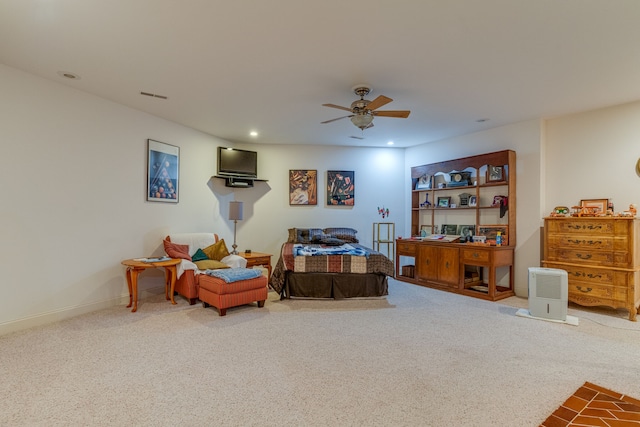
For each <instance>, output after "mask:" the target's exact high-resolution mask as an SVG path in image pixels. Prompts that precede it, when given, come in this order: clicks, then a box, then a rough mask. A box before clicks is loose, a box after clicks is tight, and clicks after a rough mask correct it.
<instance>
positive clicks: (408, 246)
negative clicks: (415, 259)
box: [396, 242, 417, 256]
mask: <svg viewBox="0 0 640 427" xmlns="http://www.w3.org/2000/svg"><path fill="white" fill-rule="evenodd" d="M416 248H417V243H408V242H398V245H397V248H396V253H397V254H398V255H406V256H415V255H416Z"/></svg>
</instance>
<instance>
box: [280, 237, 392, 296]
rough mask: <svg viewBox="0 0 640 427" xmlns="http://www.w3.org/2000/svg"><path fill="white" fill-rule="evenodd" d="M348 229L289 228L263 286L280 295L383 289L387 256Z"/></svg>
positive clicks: (371, 292)
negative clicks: (365, 243)
mask: <svg viewBox="0 0 640 427" xmlns="http://www.w3.org/2000/svg"><path fill="white" fill-rule="evenodd" d="M356 233H357V231H356V230H354V229H352V228H324V229H319V228H308V229H306V228H303V229H301V228H293V229H289V238H288V240H287V242H285V243H283V245H282V249H281V251H280V255H279V257H278V260H277V263H276V266H275V269H274V270H273V274H272V275H271V278H270V280H269V286H270V287H271V288H272V289H273V290H274V291H276V292H278V294H279V295H280V298H281V299H284V298H335V299H342V298H364V297H381V296H385V295H387V294H388V282H387V278H388V276H393V273H394V269H393V263H392V261H391V260H390V259H389V258H387V257H386V256H385V255H383V254H381V253H380V252H377V251H374V250H373V249H370V248H367V247H365V246H363V245H360V243H359V242H358V239H357V238H356Z"/></svg>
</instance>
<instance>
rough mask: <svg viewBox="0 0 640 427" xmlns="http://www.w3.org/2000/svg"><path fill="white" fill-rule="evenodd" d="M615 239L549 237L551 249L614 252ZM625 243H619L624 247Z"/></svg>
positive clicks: (599, 237)
mask: <svg viewBox="0 0 640 427" xmlns="http://www.w3.org/2000/svg"><path fill="white" fill-rule="evenodd" d="M614 240H615V239H614V238H613V237H610V236H579V235H568V234H550V235H548V237H547V243H548V245H549V247H552V248H561V249H577V250H581V251H613V250H614V246H616V245H614ZM624 243H625V242H619V244H622V245H624Z"/></svg>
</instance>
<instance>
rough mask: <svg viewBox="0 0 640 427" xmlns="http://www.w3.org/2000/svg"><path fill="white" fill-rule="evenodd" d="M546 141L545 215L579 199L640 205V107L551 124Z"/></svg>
mask: <svg viewBox="0 0 640 427" xmlns="http://www.w3.org/2000/svg"><path fill="white" fill-rule="evenodd" d="M546 140H547V144H546V156H545V160H546V186H545V192H546V195H547V197H546V201H545V209H544V211H545V213H549V212H551V210H552V209H553V208H554V207H555V206H569V207H571V206H574V205H579V204H580V200H581V199H611V200H612V201H613V203H614V209H615V211H616V212H618V211H623V210H626V209H628V208H629V204H631V203H635V204H640V192H639V191H638V184H639V183H640V181H639V178H638V176H637V175H636V172H635V166H636V162H637V160H638V158H640V102H633V103H629V104H623V105H618V106H614V107H610V108H603V109H599V110H594V111H588V112H584V113H580V114H574V115H570V116H565V117H560V118H557V119H552V120H548V121H547V124H546Z"/></svg>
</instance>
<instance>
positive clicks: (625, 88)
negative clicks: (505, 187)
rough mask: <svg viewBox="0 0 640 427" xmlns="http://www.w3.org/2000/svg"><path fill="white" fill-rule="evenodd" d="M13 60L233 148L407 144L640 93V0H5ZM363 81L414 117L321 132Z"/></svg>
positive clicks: (4, 51)
mask: <svg viewBox="0 0 640 427" xmlns="http://www.w3.org/2000/svg"><path fill="white" fill-rule="evenodd" d="M0 62H1V63H3V64H5V65H8V66H11V67H15V68H17V69H20V70H24V71H26V72H29V73H32V74H35V75H38V76H41V77H44V78H46V79H50V80H54V81H57V82H60V83H62V84H65V85H68V86H71V87H74V88H77V89H80V90H83V91H86V92H90V93H93V94H95V95H98V96H101V97H104V98H107V99H110V100H113V101H115V102H118V103H120V104H124V105H127V106H130V107H133V108H136V109H139V110H143V111H146V112H149V113H151V114H154V115H156V116H159V117H163V118H166V119H169V120H172V121H174V122H176V123H180V124H183V125H185V126H189V127H191V128H194V129H198V130H200V131H203V132H206V133H209V134H212V135H215V136H218V137H221V138H224V139H227V140H230V141H234V142H257V143H269V144H328V145H355V146H383V145H385V144H386V143H387V141H389V140H393V141H394V142H395V146H396V147H408V146H412V145H416V144H422V143H426V142H430V141H435V140H439V139H443V138H446V137H450V136H455V135H461V134H466V133H470V132H474V131H478V130H482V129H486V128H490V127H495V126H500V125H505V124H508V123H514V122H518V121H522V120H528V119H534V118H548V117H553V116H558V115H563V114H568V113H573V112H578V111H585V110H589V109H593V108H599V107H604V106H609V105H615V104H620V103H625V102H630V101H635V100H638V99H640V1H639V0H395V1H389V0H367V1H364V0H322V1H305V0H262V1H261V0H233V1H230V0H227V1H222V0H0ZM61 71H64V72H71V73H75V74H77V75H79V76H80V79H79V80H70V79H67V78H64V77H61V76H60V75H59V72H61ZM359 83H366V84H369V85H371V86H372V87H373V92H372V94H371V95H370V96H368V97H367V98H368V99H373V98H375V97H376V96H377V95H380V94H383V95H386V96H388V97H390V98H393V99H394V101H393V102H392V103H390V104H388V105H386V106H384V107H382V108H380V110H388V109H391V110H405V109H407V110H411V115H410V116H409V118H407V119H397V118H383V117H378V118H376V119H375V120H374V124H375V127H373V128H371V129H368V130H366V131H365V132H364V137H365V139H364V140H356V139H352V138H350V136H362V133H361V131H360V130H359V129H357V128H356V127H355V126H354V125H353V124H351V122H350V121H349V120H348V119H343V120H339V121H336V122H333V123H329V124H320V122H321V121H325V120H329V119H332V118H336V117H340V116H343V115H345V114H348V113H347V112H344V111H341V110H338V109H332V108H327V107H323V106H321V104H323V103H333V104H338V105H342V106H346V107H348V106H349V105H350V103H351V102H352V101H354V100H355V99H357V97H356V95H355V94H353V92H352V91H351V88H352V87H353V86H354V85H356V84H359ZM141 91H144V92H149V93H154V94H160V95H164V96H167V97H168V99H166V100H163V99H160V98H153V97H147V96H142V95H140V92H141ZM478 119H488V120H487V121H485V122H482V123H479V122H478V121H477V120H478ZM251 130H256V131H258V132H259V133H260V134H259V136H258V137H257V138H251V137H250V136H249V132H250V131H251Z"/></svg>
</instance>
